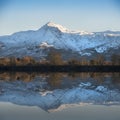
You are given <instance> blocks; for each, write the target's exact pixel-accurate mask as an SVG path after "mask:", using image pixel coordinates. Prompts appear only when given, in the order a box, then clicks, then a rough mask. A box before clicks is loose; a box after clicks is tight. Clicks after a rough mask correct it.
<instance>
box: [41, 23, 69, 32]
mask: <svg viewBox="0 0 120 120" xmlns="http://www.w3.org/2000/svg"><path fill="white" fill-rule="evenodd" d="M41 29H57V30H59V31H60V32H68V31H69V30H68V29H67V28H65V27H63V26H62V25H59V24H56V23H53V22H48V23H47V24H45V25H44V26H43V27H42V28H40V30H41Z"/></svg>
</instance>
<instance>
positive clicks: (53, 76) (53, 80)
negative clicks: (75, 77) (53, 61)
mask: <svg viewBox="0 0 120 120" xmlns="http://www.w3.org/2000/svg"><path fill="white" fill-rule="evenodd" d="M62 78H63V74H62V73H50V74H49V77H48V84H49V85H50V86H51V87H53V88H59V87H60V85H61V80H62Z"/></svg>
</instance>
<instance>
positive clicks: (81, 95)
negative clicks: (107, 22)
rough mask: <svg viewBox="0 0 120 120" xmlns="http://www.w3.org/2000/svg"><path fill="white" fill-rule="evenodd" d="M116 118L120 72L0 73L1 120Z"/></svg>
mask: <svg viewBox="0 0 120 120" xmlns="http://www.w3.org/2000/svg"><path fill="white" fill-rule="evenodd" d="M27 119H29V120H61V119H62V120H101V119H103V120H119V119H120V73H49V74H48V73H46V74H41V73H0V120H27Z"/></svg>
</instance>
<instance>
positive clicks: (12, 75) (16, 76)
mask: <svg viewBox="0 0 120 120" xmlns="http://www.w3.org/2000/svg"><path fill="white" fill-rule="evenodd" d="M35 76H36V74H35V73H31V74H29V73H23V72H9V73H8V72H5V73H1V74H0V79H1V80H4V81H15V80H22V81H24V82H30V81H32V80H33V79H34V78H35Z"/></svg>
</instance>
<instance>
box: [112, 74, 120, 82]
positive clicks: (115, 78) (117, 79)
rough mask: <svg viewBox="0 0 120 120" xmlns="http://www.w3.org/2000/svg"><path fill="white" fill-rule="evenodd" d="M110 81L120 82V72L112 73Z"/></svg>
mask: <svg viewBox="0 0 120 120" xmlns="http://www.w3.org/2000/svg"><path fill="white" fill-rule="evenodd" d="M112 83H113V84H120V72H119V73H112Z"/></svg>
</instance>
